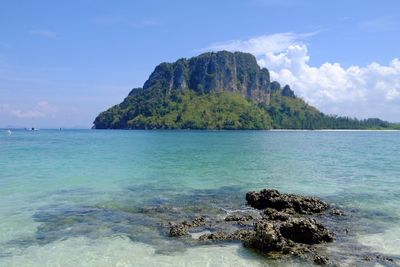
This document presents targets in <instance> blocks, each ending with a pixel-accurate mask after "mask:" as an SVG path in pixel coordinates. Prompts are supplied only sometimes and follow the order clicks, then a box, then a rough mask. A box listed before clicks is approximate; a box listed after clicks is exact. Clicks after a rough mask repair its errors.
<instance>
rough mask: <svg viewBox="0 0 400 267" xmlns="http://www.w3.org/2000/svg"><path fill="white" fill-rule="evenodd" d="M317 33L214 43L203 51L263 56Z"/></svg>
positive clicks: (274, 35) (258, 37)
mask: <svg viewBox="0 0 400 267" xmlns="http://www.w3.org/2000/svg"><path fill="white" fill-rule="evenodd" d="M314 34H316V32H312V33H303V34H296V33H291V32H286V33H277V34H271V35H262V36H257V37H254V38H250V39H248V40H230V41H226V42H217V43H213V44H211V45H210V46H208V47H207V48H205V49H202V50H214V51H217V50H229V51H244V52H249V53H252V54H254V55H262V54H264V53H265V52H267V51H266V50H268V52H272V53H277V52H281V51H282V50H284V49H286V48H287V47H289V46H290V45H293V44H296V43H299V42H300V40H302V39H304V38H306V37H308V36H312V35H314Z"/></svg>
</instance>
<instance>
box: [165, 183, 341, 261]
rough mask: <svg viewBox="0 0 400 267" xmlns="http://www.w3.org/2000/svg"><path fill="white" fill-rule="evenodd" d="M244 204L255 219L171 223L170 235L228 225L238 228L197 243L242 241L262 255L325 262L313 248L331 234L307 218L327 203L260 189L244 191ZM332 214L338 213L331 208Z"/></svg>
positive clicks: (234, 217)
mask: <svg viewBox="0 0 400 267" xmlns="http://www.w3.org/2000/svg"><path fill="white" fill-rule="evenodd" d="M246 200H247V203H248V204H249V205H250V206H251V207H253V208H255V209H257V210H260V211H259V214H258V215H259V216H254V215H251V214H230V215H228V216H226V217H225V219H224V220H223V221H217V220H216V221H209V222H207V227H206V228H201V227H203V226H205V225H206V223H205V220H204V218H196V219H194V220H193V221H183V222H180V223H176V224H173V225H172V226H171V228H170V235H171V236H174V237H178V236H185V235H188V234H189V231H190V230H194V231H204V230H206V229H208V230H209V229H213V228H214V229H218V227H220V228H221V224H224V223H225V224H226V223H230V224H233V225H236V226H237V227H238V228H233V229H236V230H232V231H230V232H229V231H209V232H208V233H205V234H202V235H200V236H199V238H198V239H199V240H200V241H233V240H237V241H242V242H243V244H244V246H245V247H247V248H251V249H255V250H257V251H259V252H261V253H264V254H267V255H268V254H270V253H274V254H275V255H297V256H304V255H311V256H310V257H312V259H313V260H314V262H315V263H317V264H326V263H327V262H328V261H329V260H328V259H327V257H326V256H324V255H321V254H319V253H318V252H317V251H316V250H315V249H314V247H313V246H314V245H316V244H321V243H326V242H332V241H333V239H334V235H333V233H332V232H331V231H330V230H329V229H327V228H326V227H325V226H324V225H323V224H321V223H319V222H318V221H317V220H316V219H314V218H312V217H310V216H312V215H315V214H321V213H323V212H324V211H326V210H327V209H328V204H326V203H325V202H323V201H321V200H320V199H318V198H315V197H308V196H300V195H293V194H282V193H280V192H278V191H277V190H271V189H264V190H262V191H260V192H248V193H247V194H246ZM335 213H337V214H338V213H340V211H339V210H337V209H335Z"/></svg>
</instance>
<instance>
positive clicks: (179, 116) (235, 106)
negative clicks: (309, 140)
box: [93, 51, 400, 130]
mask: <svg viewBox="0 0 400 267" xmlns="http://www.w3.org/2000/svg"><path fill="white" fill-rule="evenodd" d="M93 128H94V129H217V130H218V129H220V130H222V129H225V130H236V129H243V130H244V129H248V130H262V129H310V130H314V129H315V130H316V129H360V130H362V129H365V130H367V129H376V130H383V129H400V124H396V123H390V122H387V121H383V120H381V119H377V118H370V119H363V120H359V119H355V118H349V117H339V116H335V115H326V114H324V113H322V112H320V111H319V110H318V109H317V108H315V107H313V106H311V105H309V104H307V103H306V102H305V101H304V100H303V99H301V98H299V97H297V96H296V95H295V93H294V92H293V90H292V89H291V88H290V86H289V85H285V86H281V85H280V84H279V83H278V82H276V81H271V80H270V75H269V71H268V70H267V69H266V68H260V67H259V66H258V64H257V61H256V58H255V57H254V56H253V55H251V54H248V53H242V52H235V53H232V52H228V51H220V52H209V53H204V54H201V55H199V56H197V57H192V58H190V59H179V60H177V61H176V62H174V63H161V64H160V65H158V66H157V67H156V68H155V70H154V71H153V73H152V74H151V75H150V77H149V78H148V80H147V81H146V82H145V83H144V85H143V87H142V88H134V89H133V90H132V91H131V92H130V93H129V95H128V96H127V97H126V98H125V99H124V100H123V101H122V103H120V104H118V105H115V106H113V107H111V108H110V109H108V110H106V111H104V112H102V113H100V114H99V115H98V116H97V117H96V119H95V120H94V126H93Z"/></svg>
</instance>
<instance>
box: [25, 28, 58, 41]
mask: <svg viewBox="0 0 400 267" xmlns="http://www.w3.org/2000/svg"><path fill="white" fill-rule="evenodd" d="M29 34H30V35H34V36H39V37H44V38H48V39H55V38H56V37H57V36H58V32H54V31H49V30H31V31H30V32H29Z"/></svg>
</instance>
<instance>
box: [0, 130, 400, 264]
mask: <svg viewBox="0 0 400 267" xmlns="http://www.w3.org/2000/svg"><path fill="white" fill-rule="evenodd" d="M261 188H276V189H278V190H281V191H283V192H290V193H299V194H307V195H315V196H319V197H321V198H322V199H324V200H326V201H328V202H330V203H335V205H337V206H339V207H341V208H342V209H344V210H345V211H346V212H347V213H348V214H349V216H347V218H346V219H344V221H343V224H346V227H347V228H349V229H350V233H349V234H348V235H347V236H345V235H343V236H341V237H340V238H338V240H337V241H336V242H335V243H333V244H331V245H329V246H328V251H327V253H330V255H332V257H333V258H335V259H337V260H338V261H340V262H341V263H344V264H348V265H352V264H356V265H357V264H360V263H359V261H358V260H359V257H361V256H360V255H364V254H368V253H379V254H384V255H386V256H390V257H393V258H394V259H395V260H398V259H399V257H400V249H399V247H400V224H399V221H400V209H399V207H400V132H395V131H394V132H386V131H385V132H379V131H360V132H357V131H218V132H213V131H100V130H65V131H55V130H41V131H35V132H29V131H14V132H13V133H12V135H11V136H8V135H7V133H6V131H0V266H232V265H234V266H275V265H279V264H283V265H284V264H286V265H295V264H299V265H304V264H305V263H304V262H295V261H290V260H289V261H287V262H284V261H282V262H277V261H273V260H268V259H265V258H263V257H261V256H260V255H258V254H256V253H254V252H251V251H248V250H246V249H244V248H243V247H242V246H241V245H240V244H236V243H231V244H216V245H212V246H196V245H191V244H188V243H185V242H180V241H179V240H178V241H177V240H172V239H169V238H166V237H165V235H164V233H163V232H162V230H160V229H161V228H162V227H160V222H161V221H163V220H164V221H166V220H169V219H174V218H175V219H183V218H184V217H185V216H194V215H195V214H196V212H198V210H201V212H204V211H209V212H211V213H212V212H214V213H215V214H217V213H218V212H220V213H221V212H229V211H231V210H236V209H242V208H245V201H244V194H245V192H246V191H248V190H258V189H261ZM160 206H161V207H164V206H168V207H178V208H179V210H180V211H184V212H180V213H176V212H175V213H174V212H170V213H166V214H163V213H157V212H148V211H147V210H143V208H144V207H145V208H148V209H149V210H150V211H151V209H152V208H154V207H160ZM185 214H186V215H185Z"/></svg>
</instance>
